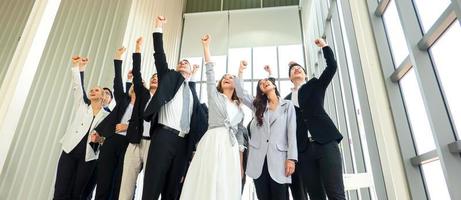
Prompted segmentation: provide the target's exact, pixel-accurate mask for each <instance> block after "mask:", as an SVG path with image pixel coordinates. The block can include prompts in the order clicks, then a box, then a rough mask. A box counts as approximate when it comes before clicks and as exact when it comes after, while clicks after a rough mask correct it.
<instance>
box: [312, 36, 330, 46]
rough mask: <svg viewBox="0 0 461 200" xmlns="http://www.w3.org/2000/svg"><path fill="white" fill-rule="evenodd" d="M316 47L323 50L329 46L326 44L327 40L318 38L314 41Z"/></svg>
mask: <svg viewBox="0 0 461 200" xmlns="http://www.w3.org/2000/svg"><path fill="white" fill-rule="evenodd" d="M314 43H315V45H317V46H318V47H320V48H323V47H325V46H327V43H326V42H325V40H324V39H323V38H318V39H316V40H315V41H314Z"/></svg>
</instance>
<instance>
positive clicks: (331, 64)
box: [315, 38, 338, 88]
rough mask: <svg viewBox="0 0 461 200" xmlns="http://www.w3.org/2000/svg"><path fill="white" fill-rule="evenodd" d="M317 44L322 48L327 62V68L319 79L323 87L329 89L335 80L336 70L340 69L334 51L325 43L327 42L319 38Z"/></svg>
mask: <svg viewBox="0 0 461 200" xmlns="http://www.w3.org/2000/svg"><path fill="white" fill-rule="evenodd" d="M315 44H316V45H317V46H318V47H320V48H322V51H323V57H324V58H325V60H326V63H327V67H326V68H325V70H323V72H322V75H320V77H319V81H320V84H321V85H322V86H323V87H325V88H326V87H328V85H329V84H330V82H331V80H332V79H333V77H334V75H335V73H336V70H337V68H338V64H337V63H336V59H335V55H334V54H333V50H332V49H331V48H330V47H329V46H328V44H326V43H325V40H323V39H321V38H319V39H316V40H315Z"/></svg>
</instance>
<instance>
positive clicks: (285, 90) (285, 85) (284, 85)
mask: <svg viewBox="0 0 461 200" xmlns="http://www.w3.org/2000/svg"><path fill="white" fill-rule="evenodd" d="M291 88H293V84H292V83H291V81H280V86H279V88H278V89H279V92H280V96H281V97H282V98H285V97H286V96H287V95H288V94H290V92H291Z"/></svg>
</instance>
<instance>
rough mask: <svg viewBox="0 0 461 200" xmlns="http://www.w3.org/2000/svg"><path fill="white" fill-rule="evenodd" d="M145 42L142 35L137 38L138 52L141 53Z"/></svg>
mask: <svg viewBox="0 0 461 200" xmlns="http://www.w3.org/2000/svg"><path fill="white" fill-rule="evenodd" d="M143 43H144V38H143V37H142V36H141V37H139V38H138V39H136V50H135V52H136V53H141V49H142V44H143Z"/></svg>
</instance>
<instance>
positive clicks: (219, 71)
mask: <svg viewBox="0 0 461 200" xmlns="http://www.w3.org/2000/svg"><path fill="white" fill-rule="evenodd" d="M226 59H227V58H226V56H211V60H212V61H214V62H215V67H214V71H215V77H216V79H217V80H219V79H221V77H222V76H223V75H224V74H226V73H227V70H226V68H227V60H226ZM202 79H203V80H206V76H205V74H204V75H203V78H202Z"/></svg>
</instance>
